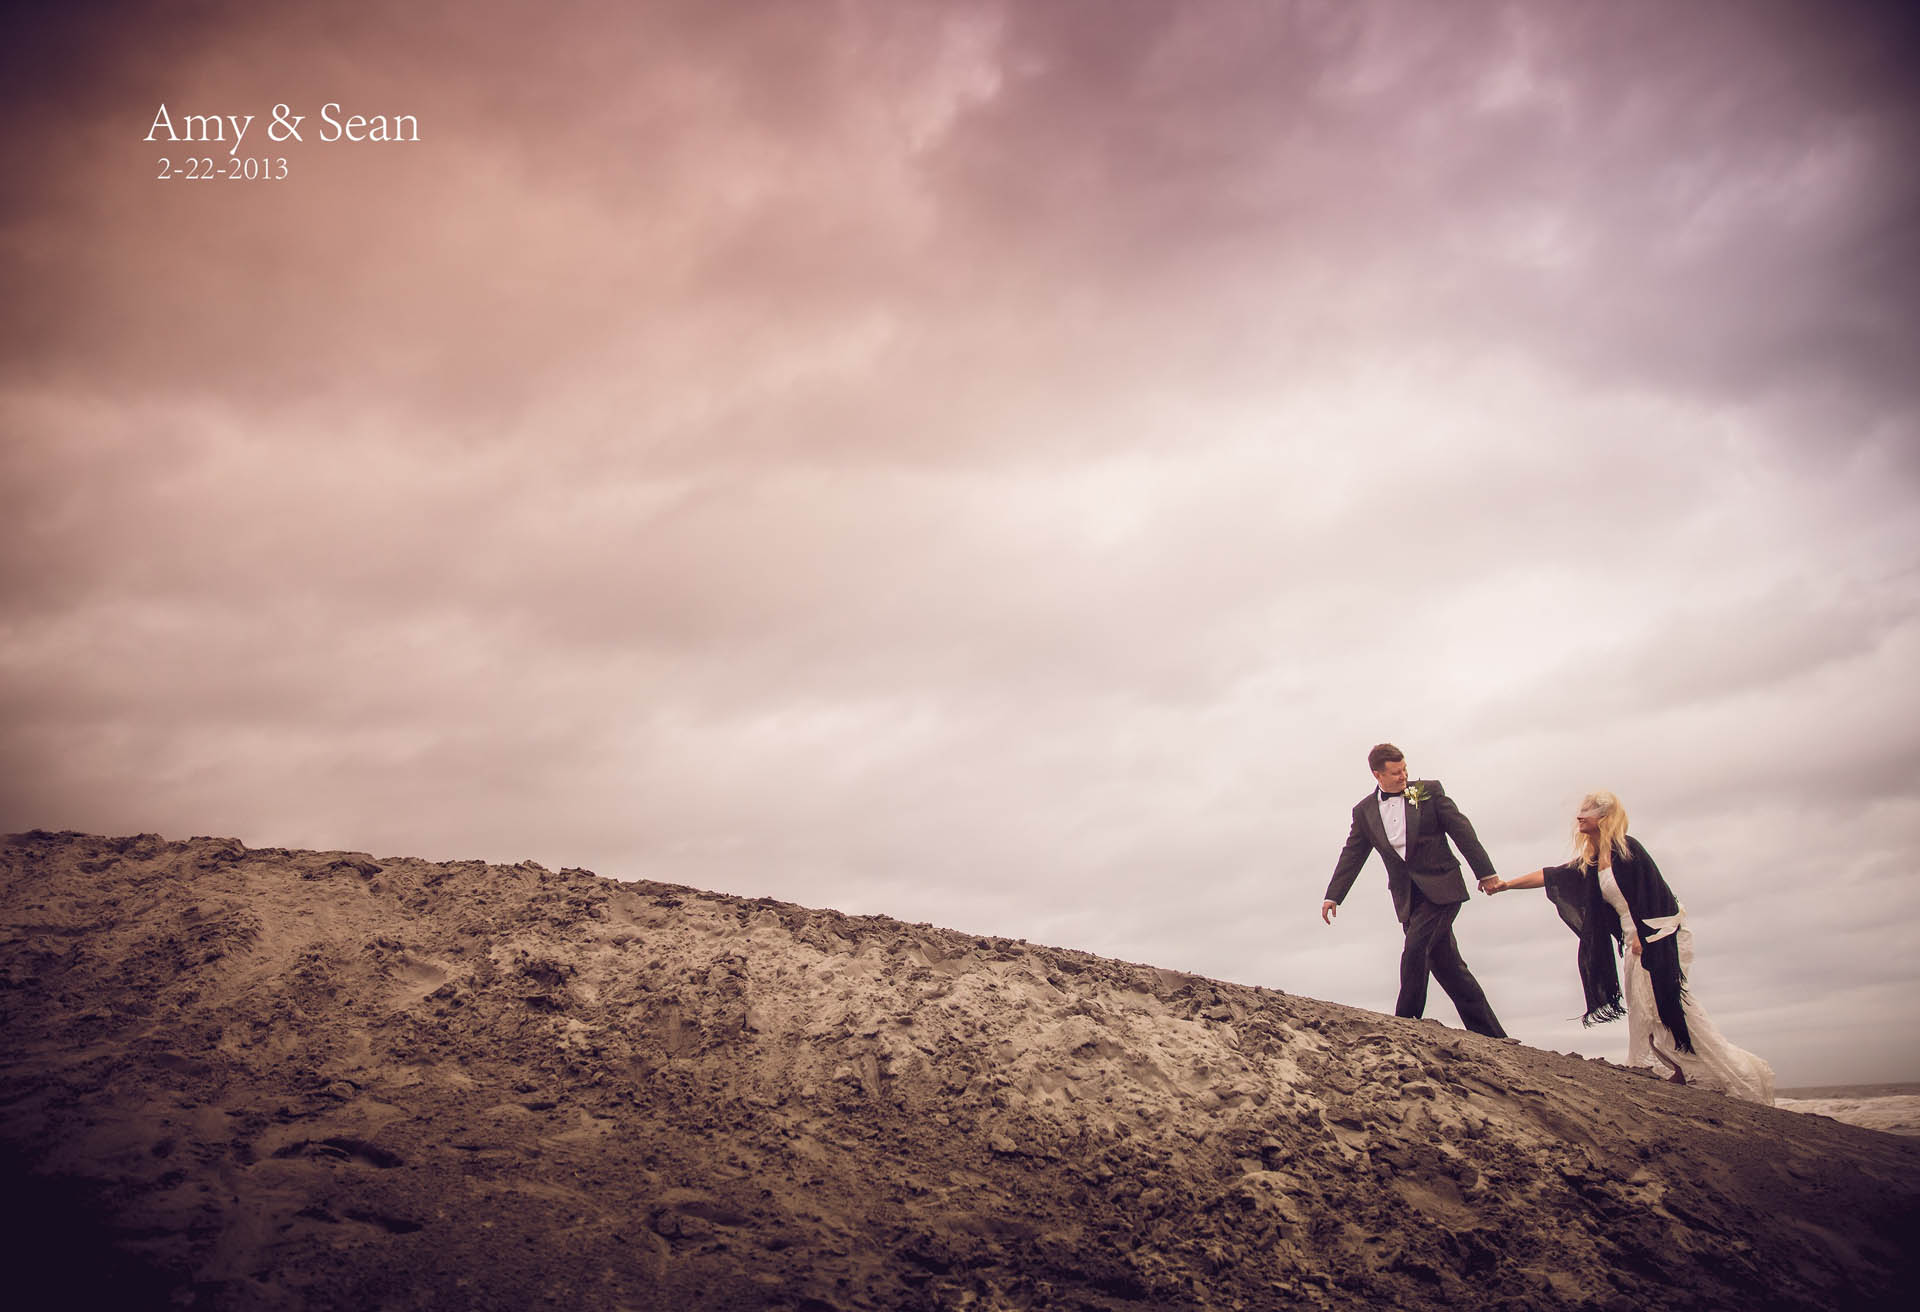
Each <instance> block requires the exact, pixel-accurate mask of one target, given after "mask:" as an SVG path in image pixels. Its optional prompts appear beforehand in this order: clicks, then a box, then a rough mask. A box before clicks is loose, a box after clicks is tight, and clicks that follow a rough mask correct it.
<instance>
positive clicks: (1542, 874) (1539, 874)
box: [1487, 870, 1547, 893]
mask: <svg viewBox="0 0 1920 1312" xmlns="http://www.w3.org/2000/svg"><path fill="white" fill-rule="evenodd" d="M1546 882H1547V872H1546V871H1545V870H1532V871H1528V872H1527V873H1526V874H1524V875H1522V876H1520V877H1519V878H1518V879H1496V880H1494V881H1493V886H1492V887H1491V888H1489V889H1487V892H1489V893H1504V892H1506V891H1507V890H1508V889H1510V888H1539V887H1540V886H1541V885H1543V884H1545V883H1546Z"/></svg>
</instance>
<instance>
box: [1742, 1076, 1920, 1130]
mask: <svg viewBox="0 0 1920 1312" xmlns="http://www.w3.org/2000/svg"><path fill="white" fill-rule="evenodd" d="M1773 1105H1774V1106H1775V1107H1779V1108H1782V1109H1783V1110H1786V1111H1790V1112H1811V1113H1813V1114H1814V1115H1817V1116H1831V1117H1833V1119H1834V1120H1836V1121H1845V1122H1846V1123H1847V1124H1849V1125H1864V1126H1865V1127H1866V1128H1867V1129H1869V1130H1885V1131H1887V1132H1888V1133H1890V1134H1912V1135H1920V1084H1852V1085H1832V1086H1829V1087H1826V1088H1817V1089H1780V1090H1777V1091H1776V1096H1775V1097H1774V1100H1773Z"/></svg>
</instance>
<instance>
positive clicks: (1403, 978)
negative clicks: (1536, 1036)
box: [1393, 885, 1507, 1039]
mask: <svg viewBox="0 0 1920 1312" xmlns="http://www.w3.org/2000/svg"><path fill="white" fill-rule="evenodd" d="M1411 891H1412V894H1413V897H1412V903H1413V905H1412V906H1411V907H1410V908H1409V914H1408V916H1407V925H1406V930H1407V940H1406V946H1405V947H1403V948H1401V950H1400V997H1399V999H1398V1000H1397V1001H1396V1002H1395V1003H1394V1004H1393V1014H1394V1015H1396V1016H1411V1017H1413V1018H1414V1019H1416V1020H1417V1019H1419V1018H1420V1017H1421V1016H1423V1015H1425V1014H1426V1010H1427V975H1428V973H1429V972H1431V973H1432V975H1433V978H1435V979H1437V980H1439V981H1440V987H1441V988H1443V989H1445V990H1446V993H1447V996H1448V997H1449V998H1451V999H1452V1000H1453V1008H1454V1010H1455V1011H1457V1012H1459V1013H1460V1023H1461V1024H1462V1025H1465V1026H1466V1027H1467V1028H1468V1029H1470V1030H1472V1031H1473V1032H1474V1033H1475V1034H1486V1035H1490V1036H1492V1037H1493V1038H1496V1039H1504V1038H1506V1037H1507V1032H1506V1031H1505V1030H1503V1029H1501V1028H1500V1021H1499V1019H1498V1018H1497V1017H1496V1016H1495V1015H1494V1014H1493V1006H1492V1004H1490V1003H1489V1002H1488V1001H1487V995H1486V992H1485V991H1484V990H1483V989H1481V987H1480V981H1479V980H1477V979H1475V978H1474V977H1473V972H1472V971H1470V970H1468V969H1467V963H1466V962H1464V961H1462V960H1461V959H1460V945H1459V944H1458V943H1457V942H1455V941H1454V937H1453V918H1454V917H1455V916H1457V915H1459V914H1460V908H1461V907H1462V906H1464V905H1466V904H1465V903H1463V902H1433V901H1429V900H1428V899H1427V897H1426V896H1425V895H1424V894H1422V893H1421V892H1420V889H1419V887H1418V886H1417V885H1416V886H1415V887H1414V888H1413V889H1412V890H1411Z"/></svg>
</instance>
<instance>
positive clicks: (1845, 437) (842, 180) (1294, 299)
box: [0, 0, 1920, 1085]
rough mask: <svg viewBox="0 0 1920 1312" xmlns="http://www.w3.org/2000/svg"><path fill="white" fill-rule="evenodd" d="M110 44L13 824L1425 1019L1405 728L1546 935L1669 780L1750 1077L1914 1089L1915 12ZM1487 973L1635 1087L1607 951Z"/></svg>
mask: <svg viewBox="0 0 1920 1312" xmlns="http://www.w3.org/2000/svg"><path fill="white" fill-rule="evenodd" d="M46 9H47V12H46V13H45V14H43V15H41V16H40V17H38V18H32V17H30V18H27V19H25V20H19V19H10V21H11V22H14V23H15V24H16V29H15V33H14V36H15V38H17V39H11V40H9V41H8V42H7V43H6V48H5V50H4V51H3V52H0V65H3V66H0V111H3V112H4V114H5V122H6V124H7V131H6V132H5V133H4V134H0V170H3V172H4V177H5V179H6V181H5V183H4V185H0V307H4V308H3V309H0V585H3V586H4V592H0V828H3V829H6V830H19V829H26V828H31V827H36V826H38V827H45V828H73V829H82V830H88V831H93V832H109V833H122V832H133V831H158V832H160V833H163V834H166V835H168V836H169V837H186V836H188V835H192V834H226V835H234V836H237V837H239V838H241V839H243V840H245V841H246V842H248V843H250V844H254V845H262V846H289V847H323V848H336V847H338V848H350V849H358V850H366V851H370V852H373V853H376V854H379V855H415V856H422V857H428V858H433V859H459V858H470V857H480V858H485V859H488V860H493V861H506V862H511V861H517V860H521V859H533V860H538V861H540V862H543V863H545V864H547V865H550V866H556V867H557V866H561V865H581V866H586V867H588V868H591V869H594V870H596V871H598V872H600V873H602V874H606V875H614V876H620V877H644V878H650V879H658V880H666V881H672V882H680V883H687V884H692V885H696V886H699V887H703V888H711V889H718V890H723V891H727V892H733V893H740V894H746V895H756V896H757V895H769V896H773V897H778V898H782V899H786V900H790V901H794V902H799V903H803V904H806V905H811V906H828V907H836V908H839V909H841V910H844V911H848V912H859V913H882V914H886V915H891V916H896V917H899V918H902V919H905V920H910V921H931V922H933V923H936V924H940V925H946V926H952V927H955V928H960V929H965V930H971V931H976V932H981V933H995V934H1005V935H1012V936H1019V937H1026V938H1030V939H1034V940H1038V941H1043V942H1048V943H1053V944H1060V945H1065V946H1071V947H1078V948H1084V949H1087V950H1090V951H1094V952H1099V953H1103V954H1109V955H1115V956H1120V957H1124V958H1128V959H1132V960H1137V961H1147V962H1152V963H1155V964H1159V965H1164V966H1171V967H1177V968H1182V969H1187V970H1193V971H1198V972H1202V973H1205V974H1208V975H1212V976H1216V977H1221V978H1226V979H1231V980H1236V981H1240V982H1244V983H1259V984H1265V985H1268V986H1271V987H1276V988H1282V989H1285V990H1288V991H1290V992H1297V993H1304V994H1310V995H1313V996H1317V997H1322V998H1330V999H1335V1000H1338V1001H1343V1002H1349V1003H1353V1004H1357V1005H1361V1006H1366V1007H1373V1008H1380V1009H1386V1010H1390V1009H1391V1007H1392V1004H1393V996H1394V965H1395V959H1396V956H1397V953H1398V939H1399V933H1398V926H1397V925H1396V924H1395V922H1394V919H1393V915H1392V911H1391V907H1390V904H1389V901H1388V897H1387V893H1386V888H1385V877H1384V875H1383V873H1382V871H1381V868H1380V866H1379V864H1378V862H1377V861H1375V862H1374V863H1373V864H1372V865H1371V866H1370V867H1369V869H1368V870H1367V871H1366V872H1365V873H1363V875H1362V876H1361V879H1360V882H1359V884H1358V885H1357V886H1356V888H1355V890H1354V892H1353V894H1352V895H1351V896H1350V898H1349V899H1348V902H1347V905H1346V910H1345V914H1344V915H1343V916H1342V918H1341V919H1340V921H1339V922H1338V924H1337V925H1336V926H1335V927H1333V928H1331V929H1329V928H1327V927H1325V926H1323V925H1322V924H1321V923H1320V922H1319V920H1318V918H1317V915H1316V909H1317V906H1318V903H1319V901H1320V898H1321V896H1322V893H1323V891H1324V889H1325V886H1326V879H1327V875H1328V873H1329V871H1330V869H1331V866H1332V863H1333V858H1334V855H1335V853H1336V852H1337V851H1338V849H1339V847H1340V844H1341V841H1342V839H1343V838H1344V837H1345V834H1346V826H1347V818H1348V813H1349V809H1350V808H1351V806H1352V805H1353V803H1354V801H1355V800H1356V799H1357V798H1358V797H1359V796H1360V795H1361V794H1362V792H1363V791H1364V790H1365V789H1366V788H1367V787H1368V786H1369V784H1370V782H1371V781H1370V779H1369V777H1368V775H1367V772H1366V765H1365V760H1364V757H1365V753H1366V750H1367V748H1368V747H1369V746H1370V745H1371V744H1373V743H1374V742H1376V741H1379V740H1381V739H1391V740H1393V741H1395V742H1397V743H1399V744H1400V745H1401V746H1402V747H1403V748H1405V749H1406V751H1407V754H1408V757H1409V760H1410V764H1411V765H1412V767H1413V770H1414V773H1415V774H1416V775H1422V776H1428V777H1433V778H1438V779H1440V780H1441V781H1443V782H1444V784H1445V785H1446V787H1447V788H1448V790H1449V792H1451V793H1452V794H1453V795H1454V796H1455V797H1457V798H1458V799H1459V800H1460V802H1461V804H1462V806H1463V808H1464V809H1465V811H1466V813H1467V814H1468V815H1469V816H1470V817H1471V818H1472V819H1473V821H1474V822H1475V824H1476V825H1477V826H1478V828H1479V831H1480V834H1481V836H1482V838H1483V839H1484V840H1485V841H1486V842H1487V844H1488V846H1489V848H1490V849H1491V850H1492V853H1493V855H1494V858H1495V860H1496V862H1497V863H1498V864H1499V865H1500V867H1501V869H1502V871H1503V872H1504V873H1507V874H1519V873H1522V872H1524V871H1526V870H1529V869H1532V868H1535V867H1537V866H1539V865H1542V864H1544V863H1550V862H1553V861H1557V860H1560V859H1563V857H1564V854H1565V853H1566V851H1567V829H1568V820H1569V815H1570V812H1571V810H1572V808H1573V806H1574V804H1575V802H1576V801H1577V799H1578V797H1579V796H1580V794H1581V793H1582V792H1583V791H1585V790H1587V789H1590V788H1595V787H1609V788H1612V789H1614V790H1615V791H1616V792H1618V793H1619V794H1621V796H1622V797H1623V798H1624V800H1625V801H1626V804H1627V806H1628V807H1629V809H1630V811H1631V812H1632V815H1633V817H1634V832H1635V833H1637V834H1638V835H1639V836H1640V837H1641V838H1642V840H1643V841H1644V842H1646V844H1647V845H1648V847H1649V848H1650V849H1651V850H1652V851H1653V852H1654V854H1655V856H1656V857H1657V858H1658V859H1659V860H1660V862H1661V864H1662V866H1663V867H1664V869H1665V870H1666V872H1667V873H1668V875H1669V877H1670V879H1671V880H1672V882H1673V884H1674V886H1675V888H1676V891H1677V892H1678V893H1679V894H1680V896H1681V898H1682V899H1683V900H1684V901H1685V902H1686V904H1687V907H1688V909H1689V912H1690V914H1691V916H1692V918H1693V921H1694V924H1695V927H1696V932H1697V934H1698V946H1699V953H1700V955H1699V960H1698V961H1697V962H1696V966H1695V973H1694V980H1695V985H1696V988H1697V991H1698V993H1699V995H1700V997H1701V998H1702V1000H1703V1001H1704V1002H1706V1003H1707V1004H1708V1006H1709V1007H1710V1008H1711V1009H1712V1010H1713V1012H1714V1014H1715V1016H1716V1019H1717V1020H1718V1021H1719V1022H1720V1024H1721V1027H1722V1028H1723V1029H1724V1030H1725V1031H1726V1032H1727V1033H1728V1034H1729V1036H1730V1037H1732V1038H1733V1039H1734V1040H1735V1041H1737V1042H1740V1043H1742V1044H1743V1045H1745V1046H1748V1047H1751V1048H1753V1049H1755V1050H1756V1051H1758V1052H1760V1053H1761V1054H1762V1055H1763V1056H1766V1057H1768V1058H1770V1059H1771V1060H1772V1061H1773V1063H1774V1065H1775V1067H1776V1069H1777V1070H1778V1072H1779V1075H1780V1077H1781V1080H1782V1083H1783V1084H1787V1085H1793V1084H1812V1083H1825V1082H1839V1081H1867V1080H1896V1079H1920V799H1917V798H1916V793H1915V787H1914V780H1915V778H1916V775H1920V687H1916V682H1915V674H1916V672H1917V671H1920V518H1917V517H1916V510H1920V370H1917V369H1916V368H1915V365H1916V362H1917V361H1920V171H1916V170H1915V169H1914V168H1913V162H1914V160H1915V158H1916V155H1920V152H1917V151H1916V145H1920V140H1917V135H1920V134H1917V133H1916V128H1917V126H1920V114H1917V113H1916V99H1915V90H1914V82H1913V79H1912V69H1913V67H1914V66H1915V63H1916V56H1920V43H1917V42H1916V40H1915V29H1914V27H1913V26H1912V24H1911V22H1910V20H1903V19H1900V18H1899V17H1897V14H1898V12H1899V7H1898V6H1891V5H1888V6H1875V5H1868V4H1846V3H1843V4H1830V3H1815V2H1814V0H1807V3H1803V4H1786V3H1756V2H1750V0H1738V2H1736V0H1724V2H1722V3H1712V2H1702V3H1693V4H1688V5H1685V6H1677V5H1672V4H1669V3H1664V2H1649V3H1612V2H1609V3H1600V2H1598V0H1591V2H1581V0H1576V2H1573V3H1560V4H1545V3H1478V2H1476V3H1450V4H1448V5H1445V6H1437V5H1427V4H1415V3H1335V2H1334V0H1316V2H1305V0H1302V2H1299V3H1283V2H1281V0H1273V2H1272V3H1254V2H1252V0H1244V2H1241V3H1208V2H1196V0H1179V2H1178V3H1175V2H1173V0H1165V2H1157V3H1148V2H1145V0H1141V2H1134V3H1126V2H1120V0H1100V2H1097V3H1096V2H1093V0H1086V2H1082V3H1066V2H1057V3H1039V2H1038V0H1027V2H1024V3H1023V2H1016V0H1004V2H1002V3H987V2H981V3H972V2H967V0H940V2H937V3H912V2H909V0H839V2H838V3H807V2H803V0H780V2H778V3H774V2H771V0H769V2H768V3H738V2H729V3H711V2H710V0H700V2H698V3H696V2H693V0H688V2H686V3H644V4H631V5H625V4H623V5H609V4H598V3H573V4H558V5H555V4H543V5H537V6H536V5H487V4H471V3H458V4H455V3H445V4H442V5H439V6H434V5H428V4H409V5H405V6H392V5H388V4H384V3H381V4H364V5H351V4H327V5H324V6H313V7H312V8H310V9H302V8H300V7H298V6H278V5H276V6H259V5H238V4H235V5H231V6H219V5H194V6H182V7H179V12H177V13H176V12H173V11H174V9H175V7H173V6H168V7H166V9H165V11H164V12H161V7H159V6H145V5H139V6H136V5H119V6H116V5H110V4H85V3H76V4H71V5H66V6H58V7H55V6H47V7H46ZM276 105H284V106H286V112H287V114H288V115H300V116H302V121H301V126H300V130H301V139H299V140H290V139H289V140H282V141H277V142H276V141H273V140H270V139H269V136H268V132H269V128H270V127H271V126H272V123H273V117H274V107H275V106H276ZM329 105H332V106H336V108H333V109H331V110H327V109H326V107H327V106H329ZM162 106H165V108H166V111H167V116H168V119H169V120H170V121H171V122H172V123H173V124H174V126H175V129H176V131H178V130H180V129H181V125H182V124H183V122H184V120H185V118H186V116H187V115H190V114H192V115H221V116H225V115H234V116H238V117H240V118H242V119H244V118H245V116H247V115H249V114H251V115H253V116H254V118H253V120H252V122H251V123H250V124H249V125H248V128H247V132H246V135H245V136H244V137H242V138H241V139H240V140H239V141H238V142H237V143H236V141H235V140H234V135H233V128H232V126H231V125H230V124H229V125H225V128H224V138H223V140H221V141H217V142H204V141H196V142H191V143H189V142H184V141H183V142H169V141H168V140H166V136H167V133H166V132H165V131H164V130H162V131H160V132H159V133H158V134H157V135H156V134H155V132H154V124H155V120H156V117H157V116H158V111H159V110H160V108H161V107H162ZM323 112H324V113H326V114H328V115H329V116H331V117H332V118H334V119H335V120H336V121H344V120H346V119H347V118H348V116H350V115H355V114H357V115H360V116H362V117H363V118H365V119H367V120H368V127H367V129H366V130H365V132H363V134H362V135H366V136H371V135H374V127H375V125H376V124H378V123H379V122H380V118H379V117H377V116H385V119H386V121H387V122H388V124H389V125H390V131H389V135H392V134H393V132H392V127H391V125H396V124H397V120H398V116H400V115H410V116H412V118H413V121H414V122H415V123H417V135H418V140H415V141H400V142H395V141H384V142H383V141H375V140H361V141H357V142H356V141H350V140H345V139H341V140H334V141H327V140H325V139H324V136H325V135H326V134H327V133H328V132H330V131H331V129H329V128H327V126H326V124H325V121H324V119H323V117H322V115H323ZM400 131H401V132H402V133H403V134H404V132H405V129H404V128H401V129H400ZM282 135H283V136H284V133H283V134H282ZM150 136H153V137H155V139H154V140H152V141H149V140H148V139H147V138H148V137H150ZM162 159H167V160H169V161H170V165H169V167H170V168H174V167H179V168H189V169H192V168H195V167H197V166H194V165H191V163H190V161H193V160H201V161H210V162H211V165H212V167H215V168H221V169H227V168H230V167H231V168H233V169H234V170H235V171H239V172H242V173H243V176H241V177H239V178H227V177H217V178H215V179H212V180H197V179H194V178H192V177H190V176H187V175H181V176H170V177H168V178H167V179H165V180H162V179H160V178H159V177H158V176H157V174H158V173H159V171H160V169H161V164H160V161H161V160H162ZM248 159H253V160H261V161H265V164H264V165H263V167H265V168H266V169H267V171H269V172H270V173H273V174H275V175H276V176H273V177H271V178H267V179H257V178H256V179H252V180H249V179H248V178H246V177H245V176H244V172H243V169H242V164H241V162H242V161H245V160H248ZM282 160H284V161H285V163H284V166H283V165H282V164H281V163H280V161H282ZM281 173H284V174H285V176H284V177H282V176H278V175H279V174H281ZM1460 935H1461V939H1462V945H1463V949H1464V951H1465V953H1466V955H1467V958H1468V960H1469V961H1470V962H1471V963H1473V965H1474V966H1475V968H1476V970H1477V971H1478V973H1479V975H1480V977H1481V979H1482V981H1483V983H1484V984H1485V985H1486V987H1487V990H1488V992H1489V994H1490V995H1491V997H1492V1000H1493V1002H1494V1004H1495V1006H1496V1008H1497V1009H1498V1010H1499V1011H1500V1013H1501V1014H1502V1017H1503V1019H1504V1020H1505V1022H1506V1024H1507V1026H1508V1028H1509V1029H1510V1030H1512V1031H1513V1032H1514V1033H1515V1034H1517V1035H1519V1036H1520V1037H1522V1038H1524V1039H1525V1040H1526V1041H1528V1042H1531V1043H1536V1044H1539V1045H1542V1046H1546V1047H1554V1048H1559V1049H1562V1050H1567V1049H1577V1050H1579V1051H1582V1052H1584V1053H1587V1054H1589V1055H1605V1056H1611V1057H1615V1058H1618V1057H1619V1056H1620V1055H1621V1054H1622V1053H1623V1052H1624V1049H1625V1044H1626V1034H1625V1028H1624V1026H1614V1027H1611V1028H1609V1029H1605V1030H1596V1031H1592V1032H1587V1033H1583V1032H1582V1031H1581V1030H1580V1029H1579V1027H1578V1025H1577V1023H1573V1022H1569V1021H1568V1019H1567V1018H1568V1017H1571V1016H1574V1015H1575V1014H1577V1012H1578V1011H1579V1009H1580V995H1579V990H1578V984H1577V981H1576V978H1575V975H1574V970H1573V946H1574V944H1573V939H1572V937H1571V935H1569V934H1567V933H1566V931H1565V930H1564V929H1562V928H1561V927H1560V925H1559V923H1558V921H1557V919H1556V918H1555V917H1554V915H1553V913H1552V911H1551V910H1550V909H1549V907H1548V905H1547V903H1546V902H1545V900H1544V899H1543V898H1541V897H1540V895H1539V894H1526V893H1517V894H1510V895H1505V896H1502V897H1500V898H1497V899H1493V900H1487V899H1483V898H1476V899H1475V901H1474V902H1473V904H1472V905H1470V906H1469V907H1468V908H1467V909H1466V911H1465V913H1464V914H1463V916H1462V918H1461V922H1460ZM1434 1010H1435V1013H1436V1014H1438V1015H1439V1016H1441V1017H1442V1018H1444V1019H1445V1020H1447V1021H1448V1022H1449V1023H1452V1022H1454V1020H1455V1017H1454V1014H1453V1012H1452V1010H1451V1007H1450V1006H1449V1005H1448V1004H1447V1003H1446V1002H1445V1000H1444V998H1443V997H1442V996H1441V995H1440V994H1439V993H1438V991H1437V990H1436V992H1435V1003H1434Z"/></svg>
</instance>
